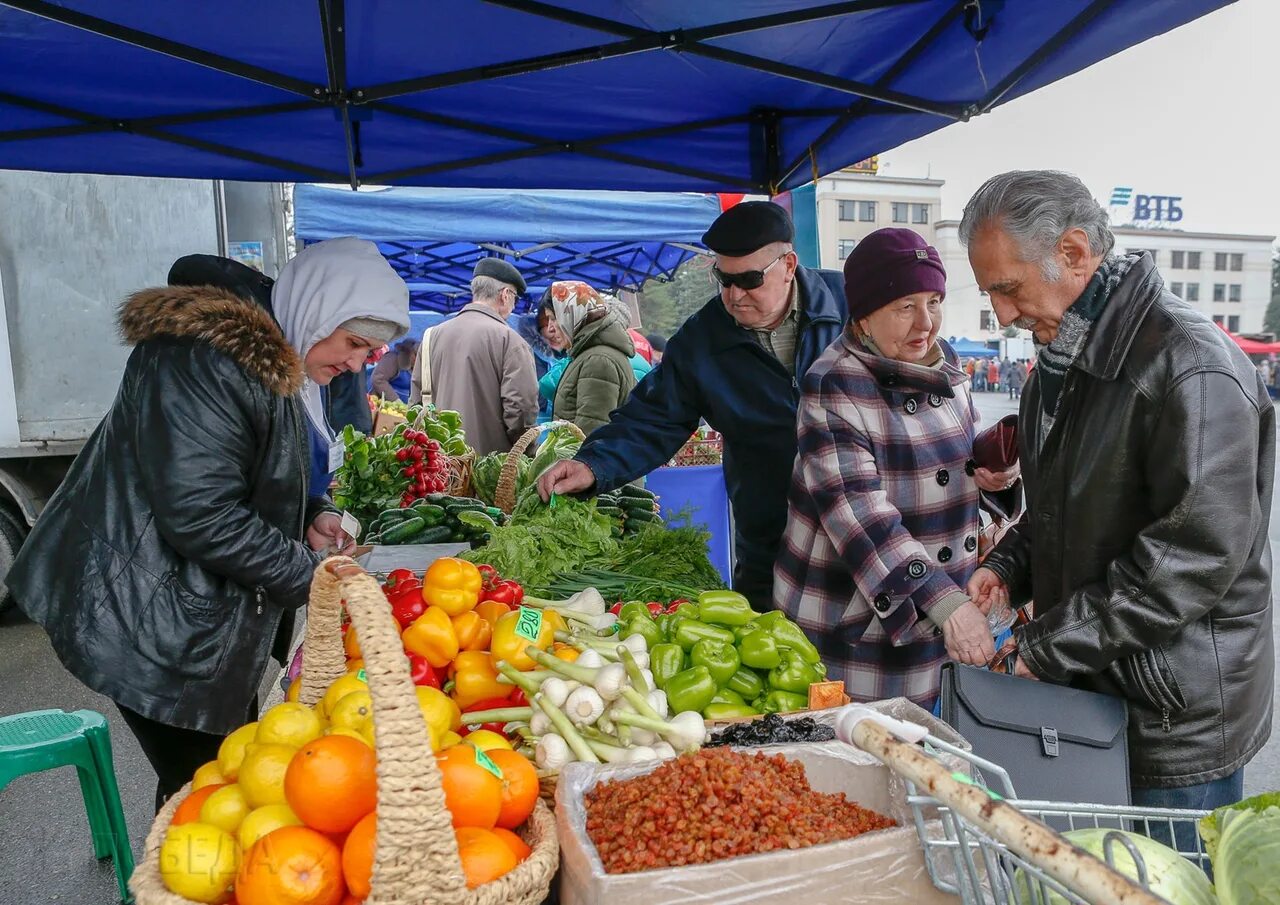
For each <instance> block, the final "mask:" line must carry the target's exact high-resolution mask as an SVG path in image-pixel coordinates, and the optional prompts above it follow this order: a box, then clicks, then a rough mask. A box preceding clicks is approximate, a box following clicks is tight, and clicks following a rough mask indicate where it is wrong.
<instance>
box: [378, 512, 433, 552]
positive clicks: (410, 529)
mask: <svg viewBox="0 0 1280 905" xmlns="http://www.w3.org/2000/svg"><path fill="white" fill-rule="evenodd" d="M426 527H427V523H426V522H425V521H423V520H422V519H421V518H419V517H418V516H416V515H415V516H411V517H410V518H407V519H405V520H404V521H403V522H400V524H398V525H392V526H391V527H390V528H388V529H387V530H385V531H383V532H382V541H381V542H382V543H383V544H386V545H387V546H395V545H397V544H403V543H405V541H406V540H408V539H409V538H411V537H413V536H414V535H415V534H418V533H419V532H421V531H422V530H423V529H424V528H426Z"/></svg>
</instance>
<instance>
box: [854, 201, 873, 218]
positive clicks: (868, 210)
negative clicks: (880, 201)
mask: <svg viewBox="0 0 1280 905" xmlns="http://www.w3.org/2000/svg"><path fill="white" fill-rule="evenodd" d="M858 219H859V220H861V221H862V222H863V223H875V222H876V203H875V202H874V201H859V202H858Z"/></svg>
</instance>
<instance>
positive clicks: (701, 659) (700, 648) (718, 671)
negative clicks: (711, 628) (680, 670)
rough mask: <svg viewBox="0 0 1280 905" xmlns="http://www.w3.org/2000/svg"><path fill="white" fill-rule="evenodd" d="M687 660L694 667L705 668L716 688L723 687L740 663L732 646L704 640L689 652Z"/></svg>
mask: <svg viewBox="0 0 1280 905" xmlns="http://www.w3.org/2000/svg"><path fill="white" fill-rule="evenodd" d="M689 660H690V662H692V663H693V665H694V666H705V667H706V668H707V672H709V673H711V678H713V679H715V680H716V687H718V688H719V687H723V686H724V684H725V683H726V682H728V681H729V678H730V677H731V676H732V675H733V674H734V673H735V672H737V671H738V667H740V666H741V665H742V661H741V660H739V659H738V652H737V651H736V650H735V649H734V647H733V645H732V644H726V643H724V642H723V641H713V640H711V639H710V638H704V639H703V640H701V641H699V642H698V643H697V644H695V645H694V646H693V649H692V650H690V651H689Z"/></svg>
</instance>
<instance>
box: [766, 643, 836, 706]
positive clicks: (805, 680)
mask: <svg viewBox="0 0 1280 905" xmlns="http://www.w3.org/2000/svg"><path fill="white" fill-rule="evenodd" d="M823 678H824V676H823V674H822V673H820V672H818V670H817V669H815V668H814V667H813V665H812V664H810V663H806V662H805V660H804V658H803V657H801V656H800V655H799V654H798V653H796V652H795V651H784V652H783V654H782V662H781V663H780V664H778V666H776V667H775V668H773V669H772V670H770V671H769V687H770V688H771V689H773V690H774V691H790V692H794V693H795V694H803V695H807V694H808V693H809V686H810V685H812V684H813V683H814V682H821V681H822V680H823Z"/></svg>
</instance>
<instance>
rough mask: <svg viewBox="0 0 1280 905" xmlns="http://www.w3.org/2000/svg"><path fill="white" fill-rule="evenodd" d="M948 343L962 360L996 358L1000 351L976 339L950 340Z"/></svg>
mask: <svg viewBox="0 0 1280 905" xmlns="http://www.w3.org/2000/svg"><path fill="white" fill-rule="evenodd" d="M947 342H948V343H949V344H950V345H951V348H952V349H954V350H955V353H956V354H957V355H959V356H960V357H961V358H996V357H997V356H999V354H1000V350H999V349H992V348H991V347H990V346H988V345H987V344H986V343H983V342H979V341H978V340H976V339H949V340H947Z"/></svg>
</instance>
